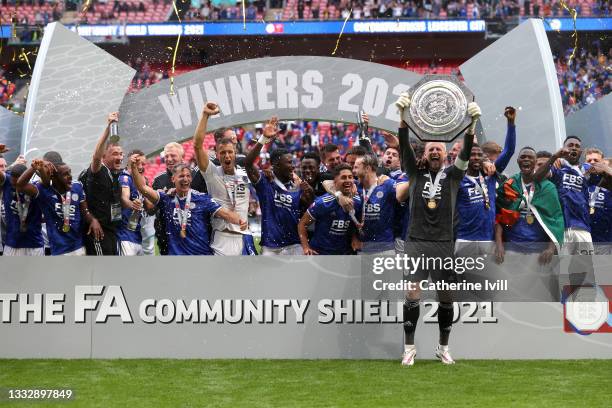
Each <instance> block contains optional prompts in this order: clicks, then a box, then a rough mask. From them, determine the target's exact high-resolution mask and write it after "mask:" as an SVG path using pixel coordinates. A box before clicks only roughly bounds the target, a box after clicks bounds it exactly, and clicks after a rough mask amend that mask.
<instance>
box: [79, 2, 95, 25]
mask: <svg viewBox="0 0 612 408" xmlns="http://www.w3.org/2000/svg"><path fill="white" fill-rule="evenodd" d="M90 2H91V0H85V3H84V4H83V8H82V9H81V15H80V16H79V17H80V18H79V19H78V20H77V23H76V27H77V28H78V27H79V24H80V23H81V20H82V19H83V16H84V17H85V18H87V11H88V10H89V3H90Z"/></svg>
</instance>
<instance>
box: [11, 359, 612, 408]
mask: <svg viewBox="0 0 612 408" xmlns="http://www.w3.org/2000/svg"><path fill="white" fill-rule="evenodd" d="M0 388H4V389H5V390H6V388H18V389H32V388H38V389H42V388H46V389H50V388H55V389H57V388H63V389H66V388H70V389H72V390H74V393H75V396H74V399H73V400H71V401H62V402H53V401H44V402H43V401H36V402H34V401H14V400H13V401H10V402H8V401H7V400H4V401H1V402H0V406H7V407H30V406H31V407H44V406H60V407H61V406H66V407H217V406H227V407H235V406H247V407H330V406H346V407H383V406H384V407H387V406H388V407H395V406H413V407H445V406H447V407H453V408H456V407H498V406H513V407H559V406H578V407H610V406H611V405H610V404H611V401H612V399H611V393H612V391H611V390H612V362H611V361H610V360H567V361H558V360H555V361H549V360H538V361H497V360H493V361H491V360H488V361H484V360H471V361H467V360H464V361H459V362H458V363H457V364H455V365H454V366H444V365H442V364H441V363H440V362H438V361H431V360H430V361H427V360H417V362H416V364H415V365H414V366H413V367H410V368H404V367H401V366H400V364H399V361H381V360H0Z"/></svg>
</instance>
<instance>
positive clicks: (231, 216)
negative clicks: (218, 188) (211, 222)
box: [215, 208, 249, 231]
mask: <svg viewBox="0 0 612 408" xmlns="http://www.w3.org/2000/svg"><path fill="white" fill-rule="evenodd" d="M215 217H218V218H221V219H223V220H225V221H227V222H229V223H230V224H235V225H240V229H241V230H242V231H244V230H245V229H247V227H248V226H249V224H248V223H247V222H246V220H243V219H242V218H240V215H238V213H237V212H235V211H231V210H228V209H227V208H220V209H219V210H218V211H217V212H216V213H215Z"/></svg>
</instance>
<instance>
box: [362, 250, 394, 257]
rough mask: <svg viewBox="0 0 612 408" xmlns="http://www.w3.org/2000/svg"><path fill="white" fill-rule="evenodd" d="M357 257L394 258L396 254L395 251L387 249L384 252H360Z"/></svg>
mask: <svg viewBox="0 0 612 408" xmlns="http://www.w3.org/2000/svg"><path fill="white" fill-rule="evenodd" d="M359 255H367V256H395V255H397V253H396V252H395V249H388V250H386V251H378V252H360V253H359Z"/></svg>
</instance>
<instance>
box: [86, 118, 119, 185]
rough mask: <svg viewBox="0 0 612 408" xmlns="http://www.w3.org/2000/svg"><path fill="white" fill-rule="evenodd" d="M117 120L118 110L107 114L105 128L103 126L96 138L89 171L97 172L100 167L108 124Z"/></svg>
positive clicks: (107, 133) (106, 138)
mask: <svg viewBox="0 0 612 408" xmlns="http://www.w3.org/2000/svg"><path fill="white" fill-rule="evenodd" d="M118 120H119V112H113V113H111V114H109V115H108V119H107V124H106V128H104V132H103V133H102V136H100V138H99V139H98V143H97V144H96V149H95V150H94V154H93V157H92V159H91V165H90V168H91V171H92V173H97V172H99V171H100V169H101V168H102V156H104V149H105V147H106V141H107V140H108V136H109V134H110V130H109V128H110V124H111V123H112V122H117V121H118Z"/></svg>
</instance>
